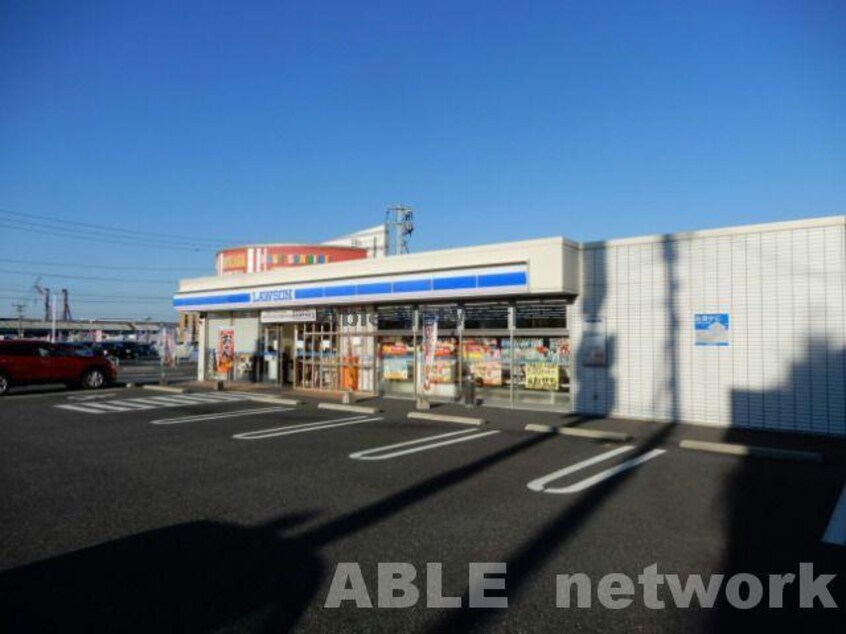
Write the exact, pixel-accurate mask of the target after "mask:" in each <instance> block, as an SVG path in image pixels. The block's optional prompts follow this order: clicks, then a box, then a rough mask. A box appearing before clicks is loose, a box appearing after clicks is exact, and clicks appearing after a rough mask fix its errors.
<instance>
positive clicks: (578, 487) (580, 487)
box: [526, 445, 666, 494]
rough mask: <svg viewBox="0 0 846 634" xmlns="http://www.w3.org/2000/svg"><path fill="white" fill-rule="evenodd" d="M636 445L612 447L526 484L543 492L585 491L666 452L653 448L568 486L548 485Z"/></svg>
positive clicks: (569, 492)
mask: <svg viewBox="0 0 846 634" xmlns="http://www.w3.org/2000/svg"><path fill="white" fill-rule="evenodd" d="M633 449H634V446H632V445H625V446H623V447H619V448H617V449H612V450H611V451H606V452H605V453H602V454H599V455H598V456H594V457H593V458H588V459H587V460H582V461H581V462H577V463H576V464H574V465H571V466H569V467H564V468H563V469H559V470H558V471H554V472H553V473H550V474H548V475H545V476H543V477H542V478H538V479H537V480H532V481H531V482H529V484H527V485H526V486H527V487H528V488H529V489H531V490H532V491H538V492H541V493H553V494H572V493H579V492H580V491H584V490H585V489H588V488H590V487H592V486H594V485H596V484H599V483H600V482H602V481H604V480H607V479H609V478H613V477H614V476H615V475H618V474H620V473H623V472H624V471H628V470H629V469H634V468H635V467H637V466H639V465H641V464H643V463H644V462H647V461H649V460H652V459H653V458H657V457H658V456H660V455H661V454H663V453H666V450H665V449H653V450H652V451H648V452H646V453H645V454H642V455H640V456H638V457H636V458H632V459H631V460H627V461H626V462H623V463H622V464H619V465H617V466H615V467H611V468H610V469H606V470H605V471H600V472H599V473H597V474H596V475H594V476H591V477H589V478H585V479H584V480H581V481H579V482H576V483H575V484H571V485H569V486H566V487H547V486H546V485H547V484H548V483H550V482H553V481H554V480H558V479H560V478H563V477H564V476H567V475H570V474H572V473H576V472H577V471H581V470H582V469H586V468H587V467H590V466H593V465H595V464H597V463H600V462H604V461H606V460H610V459H611V458H614V457H616V456H619V455H621V454H624V453H626V452H628V451H632V450H633Z"/></svg>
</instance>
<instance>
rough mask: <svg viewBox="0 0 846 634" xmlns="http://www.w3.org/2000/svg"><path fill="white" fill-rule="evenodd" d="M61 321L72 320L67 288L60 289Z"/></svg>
mask: <svg viewBox="0 0 846 634" xmlns="http://www.w3.org/2000/svg"><path fill="white" fill-rule="evenodd" d="M62 305H63V307H62V321H73V316H71V309H70V300H69V299H68V289H66V288H63V289H62Z"/></svg>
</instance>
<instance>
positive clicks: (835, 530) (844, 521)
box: [822, 486, 846, 546]
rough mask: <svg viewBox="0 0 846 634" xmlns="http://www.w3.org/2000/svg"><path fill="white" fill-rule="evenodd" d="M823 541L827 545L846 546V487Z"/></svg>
mask: <svg viewBox="0 0 846 634" xmlns="http://www.w3.org/2000/svg"><path fill="white" fill-rule="evenodd" d="M822 540H823V542H825V543H826V544H834V545H835V546H846V486H844V487H843V491H842V492H841V493H840V499H839V500H838V501H837V506H835V507H834V512H833V513H832V514H831V519H830V520H829V521H828V528H826V529H825V535H823V538H822Z"/></svg>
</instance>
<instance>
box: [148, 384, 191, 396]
mask: <svg viewBox="0 0 846 634" xmlns="http://www.w3.org/2000/svg"><path fill="white" fill-rule="evenodd" d="M141 389H143V390H153V391H156V392H170V393H171V394H186V393H187V392H188V390H187V389H185V388H184V387H167V386H165V385H142V386H141Z"/></svg>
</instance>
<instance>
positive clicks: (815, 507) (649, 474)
mask: <svg viewBox="0 0 846 634" xmlns="http://www.w3.org/2000/svg"><path fill="white" fill-rule="evenodd" d="M513 415H514V416H515V417H519V416H521V415H522V414H520V413H517V412H515V413H514V414H513ZM674 429H675V428H674V427H672V426H666V425H663V426H662V425H655V426H652V427H639V428H638V434H637V435H636V436H635V438H634V439H633V440H631V441H630V442H627V443H605V442H596V441H590V440H585V439H577V438H568V437H562V436H555V435H548V434H531V433H527V432H522V431H518V430H516V429H515V430H511V429H501V428H493V427H491V426H484V427H466V426H461V425H454V424H446V423H437V422H429V421H414V420H408V419H406V418H405V417H404V415H400V413H399V410H396V409H391V410H390V411H388V412H386V413H379V414H374V415H369V414H357V413H352V412H339V411H329V410H320V409H317V408H316V407H314V405H313V404H309V405H305V406H299V407H296V406H289V405H281V404H277V403H272V402H267V401H255V400H251V399H250V398H249V397H247V396H243V395H238V394H230V393H223V394H217V393H205V394H187V395H175V394H168V393H158V392H153V391H150V390H140V389H120V390H112V391H103V392H98V393H89V392H54V393H45V394H34V393H33V394H26V395H20V396H9V397H6V398H4V399H3V400H2V401H0V469H1V470H2V471H0V473H2V479H0V492H2V498H3V513H2V514H1V515H0V543H2V552H0V602H2V605H0V614H2V616H1V617H0V627H2V629H3V631H52V630H62V631H73V630H75V629H77V628H80V629H81V628H85V629H88V630H103V629H110V630H123V631H288V630H297V631H341V630H343V631H359V632H373V631H396V630H398V629H405V630H409V631H415V632H416V631H423V632H428V631H431V632H435V631H468V630H469V631H509V632H513V631H561V630H571V631H605V632H607V631H620V632H622V631H650V632H654V631H677V630H682V629H683V630H685V631H691V632H706V631H707V632H710V631H715V630H717V629H722V630H725V629H739V628H741V627H742V628H744V629H747V628H748V627H758V626H766V627H769V628H770V629H776V630H787V629H790V630H792V631H795V630H796V629H797V628H798V627H812V628H814V629H815V631H828V630H831V631H834V630H837V631H842V629H841V628H842V626H843V624H844V618H843V615H844V612H843V610H844V607H846V587H844V583H843V579H842V577H843V574H844V573H846V552H844V551H846V547H843V546H838V545H835V544H830V543H824V542H823V541H822V537H823V535H824V534H825V533H826V531H827V530H828V527H829V525H830V524H831V523H832V521H833V520H832V515H833V513H834V511H835V508H836V507H837V505H838V500H839V498H840V495H841V492H842V490H843V487H844V484H846V468H844V464H843V463H842V461H840V460H826V461H825V462H823V463H822V464H813V463H799V462H782V461H774V460H765V459H755V458H741V457H736V456H725V455H716V454H710V453H700V452H692V451H685V450H682V449H680V448H679V447H678V445H677V443H676V442H675V438H674V439H673V441H672V442H671V441H670V437H669V436H670V433H671V430H674ZM673 433H675V432H673ZM781 442H782V443H783V442H784V437H781ZM832 442H835V441H832ZM391 562H405V563H407V564H411V566H413V568H414V569H415V570H416V572H417V577H416V579H415V580H414V581H413V582H412V583H413V584H414V585H415V586H416V587H417V588H418V590H419V595H420V596H419V600H418V601H417V602H416V604H414V605H410V606H409V607H401V608H400V607H393V608H388V607H381V608H380V607H379V605H380V603H384V604H387V603H390V599H391V596H387V598H386V595H384V594H383V595H380V591H379V588H378V583H377V581H378V579H377V576H378V575H377V566H378V564H379V563H383V564H385V563H391ZM476 562H502V563H504V564H506V572H505V574H504V575H499V576H497V575H494V576H495V577H496V578H497V579H501V580H504V585H505V588H504V590H499V589H492V590H489V591H488V594H489V595H492V596H498V597H507V604H508V606H507V608H478V607H477V608H473V609H471V608H469V607H468V604H469V603H470V602H471V600H472V598H473V596H472V595H473V592H472V591H471V585H473V584H471V582H470V578H469V575H471V574H472V573H471V570H470V569H471V564H473V563H476ZM345 563H354V564H357V566H358V568H359V569H360V571H361V573H362V577H361V579H360V580H357V579H356V578H346V579H345V580H343V581H344V584H343V585H344V587H345V588H347V589H352V590H351V592H352V594H355V592H354V591H358V595H357V596H358V597H359V598H361V596H362V595H361V592H360V589H361V583H363V584H364V585H365V586H366V590H365V592H366V595H367V597H366V598H368V599H369V601H370V603H372V605H373V607H372V608H367V607H358V606H357V605H356V602H355V601H353V600H345V601H341V607H339V608H337V609H334V608H330V607H325V606H326V604H327V603H331V601H329V599H330V597H331V596H333V590H332V588H333V578H334V577H335V576H336V573H337V571H338V565H339V564H345ZM427 563H436V564H441V573H442V579H441V582H442V583H441V584H440V585H441V586H442V587H441V588H440V590H441V593H442V594H443V596H455V597H459V598H460V600H461V605H462V608H461V609H451V608H446V607H439V608H435V607H427V605H426V603H427V598H431V597H430V596H429V595H431V590H432V586H431V585H430V586H428V593H427V582H428V583H429V584H432V583H433V581H432V578H434V577H435V574H434V569H427ZM801 563H811V564H813V571H814V574H815V575H819V574H825V573H827V574H836V575H838V576H837V578H836V579H835V580H834V581H833V582H831V583H830V584H829V585H828V586H827V587H828V589H829V590H830V591H831V594H832V595H833V597H834V599H835V600H836V601H837V604H838V606H839V607H838V608H836V609H824V608H822V607H821V605H820V603H819V602H817V603H816V604H815V607H814V608H804V609H803V608H801V607H800V596H799V594H800V593H799V591H798V590H797V586H798V585H799V584H798V582H797V583H795V584H793V585H791V586H789V587H787V588H786V590H785V591H784V600H783V604H784V607H782V608H772V609H768V608H767V606H766V604H767V599H766V598H765V599H764V600H763V602H762V603H761V604H759V605H758V606H757V607H752V608H750V609H739V608H737V607H734V606H733V605H732V604H731V603H730V602H729V601H727V600H726V598H725V596H724V595H720V597H719V598H718V599H717V601H716V605H715V607H713V608H710V609H705V608H700V607H695V605H696V604H695V603H694V607H690V608H686V609H685V608H677V607H672V606H671V605H669V604H670V601H669V598H670V594H669V592H668V590H667V589H666V587H665V588H664V590H663V595H662V596H663V598H665V599H668V600H667V602H666V603H667V607H665V608H664V609H652V608H650V607H648V606H646V605H644V601H642V600H640V599H639V598H638V597H639V595H637V594H635V600H634V601H633V602H632V603H631V604H630V605H629V606H628V607H625V608H622V609H610V608H609V607H606V606H605V605H603V604H601V602H600V601H599V600H598V599H597V595H596V593H595V592H594V594H593V600H592V604H591V607H589V608H588V607H576V606H575V605H572V606H571V607H557V597H556V576H557V575H575V574H578V573H582V574H584V575H587V577H588V578H589V579H590V580H591V582H592V584H593V585H594V591H595V589H596V588H595V586H596V585H597V584H598V582H599V581H600V579H602V578H603V577H604V576H605V575H609V574H612V573H621V574H623V575H627V576H628V577H630V578H631V579H637V577H638V575H640V574H642V573H643V571H644V569H645V568H647V567H649V566H651V565H653V564H657V565H658V568H659V571H660V572H661V573H667V574H678V575H681V576H686V575H691V574H699V575H703V576H705V577H707V576H708V575H712V574H722V575H725V578H726V579H728V578H729V577H731V576H732V575H736V574H739V573H747V574H749V575H754V576H756V577H758V578H760V579H762V580H763V585H764V588H765V589H767V588H768V586H767V575H770V574H778V575H784V574H788V573H793V574H796V576H797V580H798V578H799V570H800V564H801ZM405 569H406V570H408V567H406V568H405ZM343 570H345V571H348V570H350V568H348V567H347V568H343ZM344 596H348V597H349V596H351V595H350V594H348V595H344ZM558 598H559V599H560V597H558Z"/></svg>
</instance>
